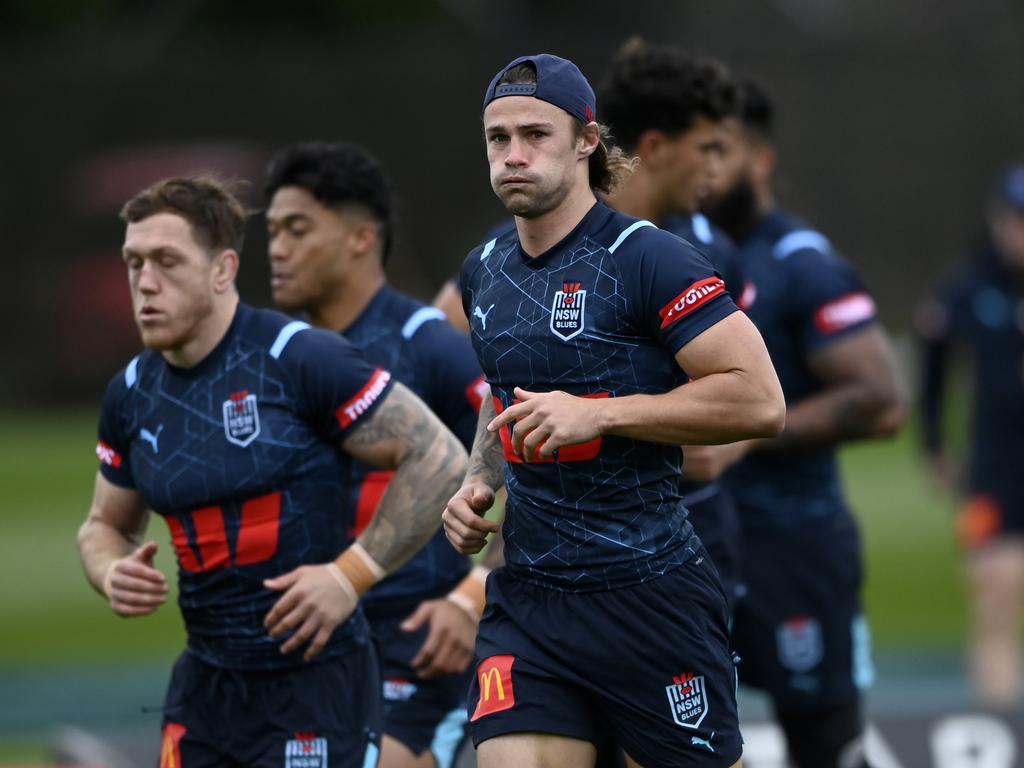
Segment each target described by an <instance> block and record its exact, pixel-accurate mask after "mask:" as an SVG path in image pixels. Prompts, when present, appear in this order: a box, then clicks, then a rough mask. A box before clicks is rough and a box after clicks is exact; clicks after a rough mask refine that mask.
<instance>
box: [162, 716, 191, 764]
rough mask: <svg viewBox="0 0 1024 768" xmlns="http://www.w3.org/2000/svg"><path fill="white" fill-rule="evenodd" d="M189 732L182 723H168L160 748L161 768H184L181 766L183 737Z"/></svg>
mask: <svg viewBox="0 0 1024 768" xmlns="http://www.w3.org/2000/svg"><path fill="white" fill-rule="evenodd" d="M187 732H188V729H187V728H185V726H184V725H182V724H181V723H167V725H165V726H164V737H163V744H162V745H161V747H160V768H183V767H182V765H181V737H182V736H184V735H185V734H186V733H187Z"/></svg>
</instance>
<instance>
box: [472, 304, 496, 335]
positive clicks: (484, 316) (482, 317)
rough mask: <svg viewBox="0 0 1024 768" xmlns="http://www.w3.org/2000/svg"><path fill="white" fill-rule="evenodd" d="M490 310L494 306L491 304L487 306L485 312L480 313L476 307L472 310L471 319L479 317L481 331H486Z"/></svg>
mask: <svg viewBox="0 0 1024 768" xmlns="http://www.w3.org/2000/svg"><path fill="white" fill-rule="evenodd" d="M492 309H494V305H493V304H491V306H489V307H488V308H487V311H486V312H481V311H480V307H479V306H476V307H474V308H473V317H479V318H480V325H482V326H483V329H484V330H485V331H486V330H487V316H488V315H489V314H491V310H492Z"/></svg>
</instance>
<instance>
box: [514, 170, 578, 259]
mask: <svg viewBox="0 0 1024 768" xmlns="http://www.w3.org/2000/svg"><path fill="white" fill-rule="evenodd" d="M596 202H597V198H596V197H594V193H593V191H592V190H591V189H590V188H589V187H582V188H581V189H579V190H578V191H574V192H571V193H570V194H569V196H568V197H567V198H566V199H565V200H563V201H562V204H561V205H559V206H558V207H557V208H555V209H554V210H552V211H548V212H547V213H545V214H543V215H542V216H538V217H537V218H535V219H524V218H522V217H520V216H516V230H517V232H518V233H519V243H520V244H521V245H522V246H523V251H524V252H525V253H526V255H527V256H530V257H536V256H540V255H541V254H542V253H544V252H546V251H547V250H549V249H550V248H551V247H552V246H554V245H556V244H557V243H558V242H559V241H560V240H562V238H564V237H565V236H566V235H568V234H569V233H570V232H572V231H573V230H574V229H575V228H576V225H578V224H579V223H580V221H582V220H583V217H584V216H586V215H587V213H588V212H589V211H590V209H591V208H593V207H594V203H596Z"/></svg>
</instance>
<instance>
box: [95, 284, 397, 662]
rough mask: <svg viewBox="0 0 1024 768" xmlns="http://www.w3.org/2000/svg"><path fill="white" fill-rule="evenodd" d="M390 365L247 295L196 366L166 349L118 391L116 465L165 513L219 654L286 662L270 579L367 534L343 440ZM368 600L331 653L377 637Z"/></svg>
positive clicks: (213, 653)
mask: <svg viewBox="0 0 1024 768" xmlns="http://www.w3.org/2000/svg"><path fill="white" fill-rule="evenodd" d="M390 387H391V383H390V374H389V373H388V372H387V371H386V370H384V369H380V368H374V367H373V366H371V365H370V364H369V363H367V362H366V361H365V360H364V359H363V358H362V356H361V355H360V354H359V352H358V351H357V350H356V349H355V348H354V347H353V346H352V345H351V344H349V343H348V342H346V341H345V340H344V339H342V338H341V337H339V336H338V335H337V334H334V333H328V332H326V331H319V330H315V329H311V328H310V327H309V326H308V325H307V324H306V323H302V322H298V321H293V320H291V319H290V318H288V317H286V316H284V315H281V314H278V313H277V312H271V311H267V310H257V309H253V308H251V307H248V306H246V305H244V304H240V305H239V306H238V310H237V312H236V313H235V317H234V320H233V321H232V323H231V326H230V328H229V330H228V332H227V334H226V335H225V336H224V338H223V339H222V340H221V341H220V343H219V344H218V345H217V347H216V348H215V349H214V350H213V351H212V352H211V353H210V354H209V355H207V357H206V358H204V359H203V360H202V361H201V362H200V363H198V364H197V365H195V366H193V367H191V368H187V369H186V368H178V367H175V366H173V365H170V364H169V363H168V362H167V361H166V360H164V358H163V356H161V355H160V354H159V353H158V352H155V351H152V350H147V351H146V352H143V353H142V354H141V355H139V356H138V357H136V358H135V359H134V360H132V362H131V363H130V364H129V365H128V367H127V368H126V369H125V370H124V371H123V372H122V373H120V374H119V375H117V376H116V377H115V378H114V379H113V380H112V381H111V383H110V385H109V386H108V387H107V392H106V395H105V396H104V400H103V412H102V416H101V419H100V427H99V439H100V442H99V445H98V447H97V453H98V455H99V458H100V471H101V472H102V474H103V476H104V477H105V478H106V479H107V480H109V481H110V482H112V483H114V484H116V485H119V486H122V487H125V488H134V489H136V490H137V491H138V492H139V493H140V494H141V495H142V498H143V500H144V501H145V503H146V505H147V506H148V507H149V508H151V509H152V510H154V511H155V512H157V513H158V514H159V515H161V516H162V517H163V518H164V519H165V520H166V521H167V525H168V527H169V528H170V531H171V539H172V541H173V543H174V548H175V551H176V553H177V558H178V577H179V598H178V603H179V605H180V607H181V612H182V615H183V617H184V619H185V628H186V630H187V632H188V647H189V649H190V650H191V651H192V652H193V653H195V654H196V655H197V656H199V657H200V658H202V659H203V660H204V661H207V662H208V663H210V664H213V665H215V666H219V667H225V668H234V669H271V668H278V667H284V666H291V665H296V664H300V663H302V662H301V651H299V652H296V653H293V654H290V655H289V656H287V657H285V656H282V655H281V654H280V652H279V650H278V649H279V646H280V641H276V640H273V639H272V638H271V637H270V636H269V635H268V634H267V632H266V630H265V629H264V628H263V618H264V616H266V614H267V612H268V611H269V610H270V608H271V607H272V606H273V604H274V603H275V602H276V601H277V599H278V597H279V596H280V593H275V592H271V591H270V590H267V589H265V588H264V587H263V580H264V579H267V578H272V577H275V576H280V575H281V574H284V573H287V572H288V571H291V570H292V569H294V568H296V567H298V566H300V565H304V564H311V563H325V562H328V561H330V560H333V559H334V558H336V557H337V556H338V554H339V553H340V552H341V551H342V550H343V549H344V548H345V547H346V546H348V545H349V544H350V543H351V536H350V534H349V531H348V526H347V525H346V522H347V518H348V515H347V514H346V507H347V505H348V503H349V497H350V492H349V487H348V482H349V477H350V468H349V464H350V459H349V458H348V456H347V454H345V453H344V452H343V451H342V450H341V449H340V444H341V442H342V441H343V440H344V439H345V438H346V436H347V435H348V434H349V433H350V432H351V431H352V429H353V428H354V427H355V426H356V425H357V424H360V423H362V421H363V420H365V419H366V418H367V417H368V416H369V414H370V413H372V411H373V410H374V408H375V407H376V405H377V404H378V403H380V402H381V401H382V400H383V399H384V398H385V397H386V393H387V392H388V391H389V390H390ZM366 638H367V630H366V623H365V619H364V618H363V615H362V613H361V612H359V611H357V612H356V613H355V614H354V615H353V616H352V618H350V619H349V620H348V621H347V622H346V623H344V624H343V625H341V626H340V627H338V629H336V630H335V632H334V634H333V635H332V637H331V639H330V641H329V643H328V645H327V647H326V648H325V649H324V651H323V655H324V656H325V657H330V656H338V655H341V654H342V653H345V652H347V651H348V650H351V649H352V648H353V647H355V646H356V645H357V644H361V643H364V642H366Z"/></svg>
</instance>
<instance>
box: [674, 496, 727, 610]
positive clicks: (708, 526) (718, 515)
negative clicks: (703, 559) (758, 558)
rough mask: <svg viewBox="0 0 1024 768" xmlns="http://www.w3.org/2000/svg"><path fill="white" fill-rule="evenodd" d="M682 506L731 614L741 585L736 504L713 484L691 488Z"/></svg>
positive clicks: (684, 497)
mask: <svg viewBox="0 0 1024 768" xmlns="http://www.w3.org/2000/svg"><path fill="white" fill-rule="evenodd" d="M687 490H688V491H689V493H686V494H684V496H683V503H684V504H685V505H686V508H687V509H688V510H689V511H690V522H691V523H693V528H694V530H695V531H697V535H698V536H700V540H701V542H702V543H703V544H704V548H705V549H706V550H707V551H708V555H710V556H711V560H712V562H714V564H715V568H717V569H718V575H719V576H720V577H721V578H722V586H723V587H724V588H725V595H726V597H727V598H728V599H729V610H730V613H731V611H732V608H733V604H734V603H735V600H736V593H737V590H738V589H739V586H740V542H739V538H740V523H739V518H738V516H737V513H736V505H735V503H734V502H733V500H732V496H731V495H730V494H729V491H728V490H726V488H725V486H723V485H721V484H720V483H710V484H708V485H704V486H700V487H698V488H692V489H691V488H688V489H687Z"/></svg>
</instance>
